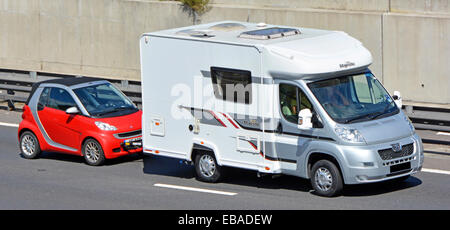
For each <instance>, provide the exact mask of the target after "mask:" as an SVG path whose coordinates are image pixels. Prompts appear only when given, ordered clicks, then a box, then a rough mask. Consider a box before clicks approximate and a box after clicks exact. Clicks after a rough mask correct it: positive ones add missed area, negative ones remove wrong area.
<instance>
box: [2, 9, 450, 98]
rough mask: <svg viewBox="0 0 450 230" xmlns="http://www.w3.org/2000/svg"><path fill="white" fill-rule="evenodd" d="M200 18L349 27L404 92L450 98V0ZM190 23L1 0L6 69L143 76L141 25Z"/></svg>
mask: <svg viewBox="0 0 450 230" xmlns="http://www.w3.org/2000/svg"><path fill="white" fill-rule="evenodd" d="M211 2H212V4H211V5H210V6H211V8H210V10H209V11H208V12H206V13H205V14H204V15H202V16H201V17H200V18H198V21H197V22H196V23H206V22H213V21H221V20H239V21H250V22H266V23H273V24H280V25H290V26H299V27H311V28H322V29H330V30H342V31H345V32H347V33H348V34H350V35H352V36H354V37H355V38H357V39H359V40H361V41H362V42H363V44H364V45H365V46H366V47H367V48H368V49H369V50H370V51H371V52H372V55H373V57H374V63H373V65H372V66H371V69H372V70H373V71H374V73H375V74H376V76H377V77H378V78H379V79H381V80H382V81H383V83H384V84H385V86H386V87H387V89H388V90H389V91H390V92H393V91H394V90H399V91H401V92H402V94H403V96H404V100H406V101H413V102H424V103H438V104H441V105H449V104H450V93H449V91H450V76H449V75H448V73H449V72H450V69H449V68H450V67H449V66H450V65H449V64H450V47H449V45H450V35H449V32H450V8H449V7H450V6H449V5H450V0H340V1H336V0H212V1H211ZM191 24H193V18H192V17H190V16H189V14H188V12H186V11H185V10H184V9H183V7H182V5H181V4H179V3H178V2H174V1H153V0H0V68H3V69H20V70H29V71H40V72H51V73H62V74H73V75H86V76H98V77H104V78H112V79H128V80H139V79H140V70H139V69H140V63H139V44H138V39H139V37H140V35H141V34H142V33H144V32H150V31H156V30H161V29H167V28H174V27H181V26H186V25H191Z"/></svg>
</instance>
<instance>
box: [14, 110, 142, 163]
mask: <svg viewBox="0 0 450 230" xmlns="http://www.w3.org/2000/svg"><path fill="white" fill-rule="evenodd" d="M38 113H39V118H40V119H41V122H42V124H43V125H44V126H45V131H46V132H47V135H48V136H49V137H50V138H52V140H54V141H55V142H57V143H61V144H64V145H66V146H69V147H72V148H74V149H77V150H76V151H69V150H67V149H62V148H57V147H54V146H51V145H49V144H48V143H47V142H46V140H45V138H44V137H43V135H42V133H41V131H40V129H39V127H38V125H37V124H36V121H35V119H34V117H33V114H32V113H31V111H30V108H29V107H28V106H27V105H25V106H24V107H23V114H22V118H23V120H22V122H20V125H19V132H18V138H20V135H21V134H22V133H23V132H24V131H26V130H31V131H32V132H33V133H34V134H35V135H36V137H37V138H38V140H39V145H40V147H41V150H42V151H49V152H58V153H67V154H73V155H78V156H82V155H83V154H82V152H81V147H82V145H83V141H84V140H86V139H87V138H94V139H95V140H97V141H98V142H99V143H100V144H101V146H102V148H103V151H104V154H105V157H106V158H107V159H113V158H116V157H120V156H124V155H128V154H134V153H139V152H142V148H136V149H129V150H127V149H125V148H124V146H123V142H124V140H127V139H133V138H136V137H141V136H140V135H139V136H135V137H133V138H124V139H118V138H117V137H116V136H114V134H116V135H117V134H120V133H127V132H132V131H135V130H136V129H138V130H140V129H141V125H142V124H141V116H142V111H138V112H136V113H133V114H129V115H125V116H120V117H111V118H90V117H85V116H82V115H69V114H66V113H65V112H64V111H61V110H57V109H53V108H48V107H46V108H44V109H43V110H42V111H39V112H38ZM95 121H101V122H105V123H108V124H111V125H114V126H115V127H117V131H103V130H100V129H99V128H98V127H97V126H96V125H95Z"/></svg>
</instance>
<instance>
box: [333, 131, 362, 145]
mask: <svg viewBox="0 0 450 230" xmlns="http://www.w3.org/2000/svg"><path fill="white" fill-rule="evenodd" d="M334 131H335V132H336V134H337V135H338V136H339V137H340V138H341V139H342V140H344V141H348V142H355V143H365V142H366V141H365V140H364V137H363V136H362V134H361V133H360V132H359V131H358V130H357V129H350V128H344V127H336V128H335V129H334Z"/></svg>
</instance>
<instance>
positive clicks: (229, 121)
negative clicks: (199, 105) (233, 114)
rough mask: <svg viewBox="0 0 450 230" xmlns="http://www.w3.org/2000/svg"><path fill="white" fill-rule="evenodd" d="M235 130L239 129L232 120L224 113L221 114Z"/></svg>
mask: <svg viewBox="0 0 450 230" xmlns="http://www.w3.org/2000/svg"><path fill="white" fill-rule="evenodd" d="M221 114H222V115H223V116H224V117H225V118H226V119H227V120H228V121H229V122H230V123H231V124H232V125H233V126H234V127H235V128H236V129H239V127H238V126H237V125H236V123H234V121H233V120H231V119H230V117H228V116H227V115H226V114H225V113H221Z"/></svg>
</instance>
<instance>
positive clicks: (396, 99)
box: [392, 91, 403, 109]
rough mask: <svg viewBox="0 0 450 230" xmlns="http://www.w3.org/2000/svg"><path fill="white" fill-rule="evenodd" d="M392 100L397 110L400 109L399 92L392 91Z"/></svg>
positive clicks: (400, 99) (400, 98) (401, 104)
mask: <svg viewBox="0 0 450 230" xmlns="http://www.w3.org/2000/svg"><path fill="white" fill-rule="evenodd" d="M392 98H393V99H394V101H395V104H396V105H397V108H399V109H402V106H403V102H402V95H401V93H400V92H399V91H394V95H392Z"/></svg>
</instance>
